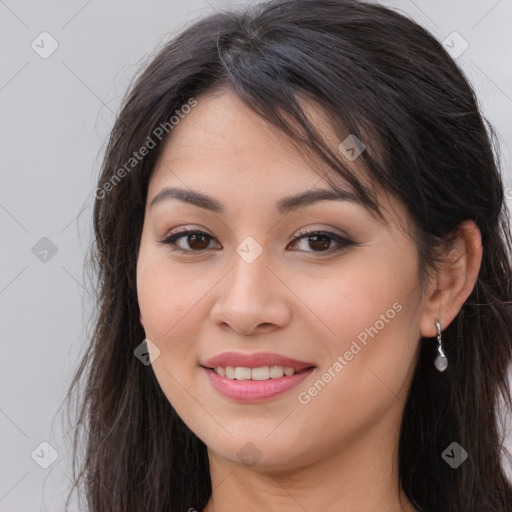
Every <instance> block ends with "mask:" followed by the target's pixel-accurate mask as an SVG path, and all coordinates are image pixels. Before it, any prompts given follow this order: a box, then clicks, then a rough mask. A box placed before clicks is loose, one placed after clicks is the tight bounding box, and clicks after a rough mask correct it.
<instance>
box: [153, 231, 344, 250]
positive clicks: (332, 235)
mask: <svg viewBox="0 0 512 512" xmlns="http://www.w3.org/2000/svg"><path fill="white" fill-rule="evenodd" d="M188 235H204V236H206V237H208V238H209V239H210V240H213V239H214V237H212V236H211V235H209V234H208V233H205V232H204V231H199V230H196V229H186V228H185V229H182V230H181V231H178V232H177V233H173V234H171V235H170V236H168V237H167V238H165V239H164V240H159V241H158V242H159V243H161V244H165V245H171V246H173V247H172V248H171V250H173V251H177V252H181V253H203V252H205V251H207V250H209V249H202V250H199V251H197V250H196V251H195V250H193V249H183V248H181V247H178V246H177V245H176V241H177V240H179V239H180V238H183V237H185V236H188ZM314 235H320V236H326V237H328V238H331V239H332V240H334V241H335V242H336V243H338V244H339V245H338V247H331V248H330V249H327V250H326V251H304V252H312V253H319V254H332V253H335V252H339V251H342V250H343V249H345V248H346V247H349V246H351V245H354V242H352V241H351V240H348V239H347V238H344V237H342V236H340V235H337V234H335V233H331V232H330V231H322V230H320V231H304V230H301V231H300V232H299V233H298V235H297V236H296V237H295V238H294V239H293V240H292V241H291V243H296V242H298V241H299V240H301V239H303V238H307V237H310V236H314Z"/></svg>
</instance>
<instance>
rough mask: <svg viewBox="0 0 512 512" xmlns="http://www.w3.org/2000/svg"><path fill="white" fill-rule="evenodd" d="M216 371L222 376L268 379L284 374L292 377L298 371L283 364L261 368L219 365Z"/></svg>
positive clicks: (243, 378) (237, 378)
mask: <svg viewBox="0 0 512 512" xmlns="http://www.w3.org/2000/svg"><path fill="white" fill-rule="evenodd" d="M215 372H216V373H218V374H219V375H220V376H221V377H227V378H228V379H236V380H268V379H279V378H281V377H283V376H285V375H286V376H287V377H290V376H291V375H294V374H295V373H297V372H296V371H295V369H293V368H289V367H283V366H260V367H259V368H247V367H246V366H236V367H235V366H226V367H225V368H224V367H223V366H218V367H217V368H215Z"/></svg>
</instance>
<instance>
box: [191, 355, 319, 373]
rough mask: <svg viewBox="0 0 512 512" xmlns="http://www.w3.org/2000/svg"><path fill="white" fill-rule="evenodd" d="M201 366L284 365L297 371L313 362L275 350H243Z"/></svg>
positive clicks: (211, 360)
mask: <svg viewBox="0 0 512 512" xmlns="http://www.w3.org/2000/svg"><path fill="white" fill-rule="evenodd" d="M201 366H204V367H206V368H218V367H219V366H221V367H223V368H225V367H226V366H235V367H236V366H239V367H245V368H259V367H261V366H283V367H285V368H293V369H294V370H296V371H300V370H304V369H306V368H309V367H311V366H314V364H313V363H308V362H305V361H298V360H297V359H292V358H291V357H286V356H283V355H280V354H275V353H273V352H256V353H253V354H243V353H241V352H223V353H222V354H218V355H216V356H214V357H212V358H211V359H208V360H207V361H206V362H205V363H201Z"/></svg>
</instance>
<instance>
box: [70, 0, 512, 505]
mask: <svg viewBox="0 0 512 512" xmlns="http://www.w3.org/2000/svg"><path fill="white" fill-rule="evenodd" d="M490 133H491V134H492V131H490ZM491 141H492V140H491V139H490V137H489V135H488V133H487V131H486V125H485V124H484V121H483V119H482V116H481V114H480V112H479V110H478V107H477V103H476V99H475V96H474V93H473V91H472V89H471V87H470V86H469V84H468V83H467V81H466V80H465V78H464V77H463V75H462V73H461V71H460V70H459V69H458V67H457V66H456V64H455V63H454V62H453V61H452V60H451V58H450V57H449V56H448V54H447V53H446V52H445V50H444V49H443V47H442V45H441V44H440V43H438V42H437V41H436V40H435V39H434V38H433V37H432V36H431V35H430V34H429V33H427V32H426V31H425V30H424V29H423V28H421V27H419V26H418V25H417V24H415V23H414V22H412V21H411V20H409V19H407V18H406V17H404V16H402V15H400V14H398V13H396V12H393V11H392V10H389V9H387V8H384V7H382V6H379V5H377V4H373V3H362V2H353V1H346V0H317V1H311V0H295V1H287V0H284V1H271V2H267V3H263V4H259V5H256V6H254V7H251V8H247V9H245V10H244V11H241V12H231V13H222V14H215V15H212V16H210V17H208V18H206V19H203V20H201V21H199V22H197V23H195V24H194V25H192V26H191V27H189V28H188V29H186V30H185V31H184V32H183V33H182V34H181V35H179V36H178V37H176V38H175V39H173V40H172V41H171V42H169V43H168V44H167V45H166V46H165V47H164V48H163V49H162V50H161V51H160V52H159V53H158V55H157V56H156V57H155V58H154V59H153V60H152V61H151V62H150V63H149V65H148V66H147V68H146V69H145V70H144V71H143V72H142V74H141V75H140V76H139V77H138V79H137V81H136V83H135V84H134V86H133V88H132V90H131V92H130V93H129V95H128V96H127V98H126V100H125V102H124V105H123V108H122V110H121V113H120V114H119V117H118V119H117V122H116V124H115V126H114V128H113V131H112V134H111V138H110V142H109V145H108V148H107V152H106V156H105V160H104V164H103V168H102V174H101V177H100V179H99V183H98V187H97V189H96V192H95V196H96V202H95V211H94V229H95V236H96V239H95V252H94V258H95V259H94V261H95V263H96V265H97V267H96V268H97V270H98V275H99V280H98V304H99V309H98V317H97V318H96V323H95V331H94V335H93V336H92V339H91V343H90V346H89V348H88V351H87V353H86V354H85V357H84V359H83V361H82V364H81V366H80V368H79V369H78V371H77V375H76V376H75V379H74V380H73V383H72V388H71V389H70V392H71V391H72V389H73V387H75V386H76V384H77V383H78V382H79V380H80V379H81V378H86V391H85V393H84V394H83V397H82V402H81V415H80V418H79V422H78V427H77V432H76V438H75V450H76V452H77V453H76V455H77V456H78V449H77V447H78V441H79V434H80V432H82V431H83V429H84V428H85V429H86V432H87V435H86V445H85V454H84V455H85V458H84V461H83V465H82V466H81V468H80V469H81V472H80V474H79V475H78V476H76V480H77V481H76V484H77V485H78V484H80V483H81V482H83V483H84V484H85V496H86V499H87V504H88V509H89V510H91V511H94V512H99V511H107V510H108V511H110V512H112V511H119V512H120V511H124V512H126V511H128V510H131V511H139V510H140V511H142V510H148V511H193V510H196V511H203V510H206V511H208V512H219V511H222V512H229V511H234V510H247V511H249V510H268V511H277V510H279V511H304V510H307V511H309V512H313V511H317V510H322V511H379V512H388V511H389V512H392V511H393V512H398V511H413V510H421V511H424V512H434V511H436V512H438V511H449V512H452V511H453V512H455V511H457V512H459V511H467V512H469V511H478V512H482V511H493V512H498V511H499V512H504V511H510V510H512V488H511V485H510V482H509V481H508V480H507V478H506V476H505V473H504V471H503V468H502V465H501V462H502V460H501V458H502V456H503V455H504V449H503V439H502V431H501V428H500V427H501V425H500V414H501V413H503V412H506V411H509V410H510V409H511V400H510V391H509V388H508V385H507V371H508V368H509V365H510V362H511V358H512V311H511V302H510V301H511V292H512V279H511V277H512V271H511V266H510V247H511V245H510V232H509V227H508V219H507V212H506V210H505V206H504V200H503V197H504V192H503V186H502V181H501V178H500V174H499V170H498V166H497V163H496V161H495V160H496V159H495V153H494V151H493V146H492V143H491Z"/></svg>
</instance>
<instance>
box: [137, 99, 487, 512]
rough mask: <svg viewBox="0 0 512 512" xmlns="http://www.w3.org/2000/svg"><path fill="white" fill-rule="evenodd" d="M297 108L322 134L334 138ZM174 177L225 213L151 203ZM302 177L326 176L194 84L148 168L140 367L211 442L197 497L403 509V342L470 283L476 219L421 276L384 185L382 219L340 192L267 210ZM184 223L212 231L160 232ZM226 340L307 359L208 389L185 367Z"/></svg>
mask: <svg viewBox="0 0 512 512" xmlns="http://www.w3.org/2000/svg"><path fill="white" fill-rule="evenodd" d="M310 107H311V105H306V108H307V109H308V112H309V115H310V116H311V117H312V119H313V120H314V121H315V122H316V124H317V126H318V127H319V128H320V129H321V131H322V133H323V134H324V135H325V137H326V139H328V140H330V141H332V143H333V144H336V146H337V145H338V144H339V142H341V141H340V140H339V137H336V135H335V134H334V133H333V132H332V130H331V128H330V126H329V125H328V124H327V122H326V121H325V120H324V119H323V118H322V117H321V116H320V115H319V114H318V109H313V108H310ZM352 165H354V166H356V165H357V161H355V162H353V163H352ZM318 167H322V165H321V164H320V163H319V162H318ZM171 186H172V187H173V186H179V187H181V188H185V189H193V190H196V191H199V192H202V193H204V194H207V195H209V196H211V197H213V198H215V199H216V200H218V201H219V202H221V203H222V205H223V206H224V208H225V212H224V213H213V212H211V211H208V210H206V209H203V208H200V207H198V206H196V205H192V204H188V203H185V202H183V201H180V200H178V199H175V198H174V199H168V200H165V201H161V202H158V203H156V204H155V205H154V206H153V207H151V206H150V204H151V201H152V200H153V198H154V197H155V196H156V195H157V194H158V193H159V192H160V191H161V190H162V189H163V188H164V187H171ZM344 187H345V188H346V189H347V190H348V187H347V186H346V185H344ZM313 188H317V189H318V188H321V189H329V186H328V184H327V183H326V182H325V181H324V180H323V179H321V178H320V177H319V175H318V174H317V173H315V172H314V170H313V169H312V167H311V166H310V165H309V164H308V163H307V162H306V160H305V159H304V157H303V156H301V155H300V154H299V153H298V152H297V150H296V149H295V148H294V146H293V145H292V144H291V143H290V142H289V141H288V140H287V139H286V137H285V136H284V135H283V134H281V133H280V132H278V131H277V130H276V129H275V128H273V127H271V126H270V125H269V124H268V123H266V122H265V121H264V120H263V119H261V118H260V117H259V116H257V115H256V114H255V113H253V112H252V111H251V110H250V109H248V108H247V107H246V106H245V105H244V104H243V103H242V102H241V101H240V100H239V99H238V98H237V97H236V96H235V95H234V94H233V93H232V92H229V91H224V92H222V93H221V94H215V95H213V94H207V95H204V96H201V97H199V98H198V105H197V106H196V107H195V108H194V109H193V110H192V111H191V112H190V113H189V114H188V115H187V116H186V117H185V118H184V119H183V120H182V121H181V122H180V123H179V125H178V126H176V127H175V128H174V130H173V132H172V137H171V138H170V139H169V140H168V141H167V143H166V145H165V147H164V151H163V153H162V155H161V157H160V159H159V161H158V163H157V165H156V167H155V169H154V173H153V175H152V178H151V180H150V183H149V189H148V195H147V208H146V211H145V219H144V225H143V231H142V239H141V245H140V253H139V258H138V262H137V289H138V299H139V306H140V311H141V323H142V325H143V327H144V330H145V333H146V336H147V338H149V339H150V340H151V341H152V342H153V343H154V344H155V345H156V346H157V347H158V349H159V350H160V354H159V356H158V357H156V358H155V359H154V361H153V364H152V367H153V370H154V372H155V375H156V377H157V379H158V382H159V384H160V386H161V388H162V390H163V392H164V393H165V395H166V397H167V398H168V400H169V402H170V403H171V404H172V406H173V407H174V408H175V409H176V411H177V412H178V414H179V415H180V417H181V418H182V419H183V420H184V422H185V423H186V424H187V425H188V427H189V428H190V429H191V430H192V431H193V432H194V433H195V434H196V435H197V436H198V437H199V438H200V439H202V440H203V441H204V442H205V444H206V445H207V447H208V454H209V459H210V471H211V478H212V488H213V493H212V497H211V499H210V501H209V503H208V507H207V509H205V510H208V512H220V511H222V512H231V511H239V510H246V511H261V510H267V511H271V512H272V511H277V510H279V511H280V512H283V511H284V512H288V511H290V512H291V511H304V510H307V511H309V512H313V511H328V512H330V511H337V512H339V511H344V512H352V511H354V512H355V511H368V512H370V511H372V512H373V511H379V512H388V511H389V512H398V511H400V510H402V511H412V510H414V508H413V507H412V506H411V504H410V503H409V501H408V500H407V498H406V497H405V496H404V495H403V493H401V492H400V489H399V480H398V473H397V449H398V438H399V426H400V421H401V417H402V414H403V407H404V402H405V398H406V395H407V390H408V388H409V385H410V379H411V375H412V372H413V369H414V364H415V362H416V358H417V354H418V351H417V349H418V343H419V339H420V337H421V336H429V337H430V336H435V334H436V328H435V320H436V319H439V321H440V322H441V325H442V327H443V328H445V327H446V326H447V325H448V324H449V323H450V322H451V321H452V320H453V318H454V317H455V315H456V314H457V312H458V311H459V309H460V307H461V306H462V304H463V303H464V301H465V300H466V298H467V297H468V295H469V293H470V292H471V290H472V288H473V286H474V283H475V280H476V277H477V274H478V269H479V266H480V259H481V242H480V234H479V232H478V229H477V228H476V226H475V225H474V224H473V223H472V222H469V221H467V222H465V223H463V225H462V226H461V229H460V232H459V235H458V237H457V240H456V242H455V244H454V246H453V247H452V249H451V250H450V251H446V255H445V259H444V264H443V265H441V268H440V270H439V272H438V273H437V274H435V275H432V276H431V277H430V278H429V280H428V281H427V282H426V283H424V284H423V286H422V285H421V284H420V280H419V269H418V253H417V246H416V242H415V240H414V239H413V238H412V237H411V236H409V234H408V233H407V230H404V223H403V219H408V214H407V213H406V211H405V209H404V208H403V207H402V205H401V204H400V203H399V202H398V201H397V200H396V199H394V198H392V197H389V196H387V195H386V194H384V193H380V194H379V204H380V206H381V208H382V209H383V211H384V212H385V222H383V220H382V219H379V218H378V217H376V216H375V215H373V214H372V213H371V212H370V211H368V210H367V209H366V208H365V207H363V206H362V205H360V204H357V203H355V202H351V201H321V202H317V203H314V204H311V205H308V206H306V207H302V208H300V209H297V210H295V211H291V212H288V213H286V214H284V215H283V214H280V213H278V211H277V210H276V206H275V203H276V201H278V200H279V199H281V198H283V197H285V196H289V195H292V194H296V193H301V192H304V191H306V190H309V189H313ZM182 228H189V229H193V230H200V231H203V232H205V233H206V234H207V235H210V236H211V238H208V237H207V238H206V239H201V240H200V241H199V242H197V241H196V242H195V243H194V242H193V241H191V240H190V238H187V236H184V237H182V238H181V239H179V240H178V241H177V243H178V244H179V246H180V247H182V248H183V249H184V250H188V251H189V252H187V253H180V252H177V251H173V250H172V246H170V245H166V244H162V243H160V242H159V241H161V240H164V239H165V238H166V237H167V236H168V235H169V234H170V233H171V232H173V233H175V232H178V231H181V230H182ZM301 229H303V230H304V231H306V232H309V231H318V230H325V231H329V232H332V233H334V234H339V235H341V236H343V237H346V238H348V239H349V240H351V241H352V242H353V244H352V245H347V246H342V248H341V250H340V251H338V252H334V253H331V254H330V255H325V249H326V248H328V247H338V244H337V242H336V241H335V240H334V239H327V240H325V239H324V245H323V246H322V244H318V243H317V244H315V243H314V242H311V241H309V242H308V237H307V236H306V237H303V238H302V239H301V240H299V241H296V242H292V241H293V239H294V238H295V236H297V235H298V234H299V233H298V232H299V230H301ZM248 236H251V237H253V238H254V239H255V240H256V241H257V242H258V244H259V245H260V246H261V248H262V250H263V252H262V253H261V254H260V255H259V256H258V257H257V258H256V259H255V261H253V262H252V263H247V262H246V261H245V260H244V259H243V258H241V257H240V256H239V254H238V253H237V252H236V248H237V246H238V245H239V244H240V243H241V242H242V241H243V240H244V239H245V238H246V237H248ZM329 244H330V245H329ZM319 246H320V249H319V248H318V247H319ZM203 247H207V249H206V250H205V249H202V248H203ZM197 248H199V249H200V250H199V251H198V250H197ZM194 249H196V250H195V252H194ZM201 251H202V252H201ZM322 251H323V252H322ZM393 304H395V308H398V306H396V304H398V305H399V306H400V311H399V312H396V314H395V315H394V317H393V318H392V319H389V318H388V317H386V318H388V321H387V322H384V326H383V327H382V328H380V329H378V333H377V334H376V335H374V337H373V338H372V337H368V342H367V344H366V345H362V344H361V343H359V345H360V346H361V350H360V351H359V352H358V353H357V354H356V355H354V356H353V358H352V359H351V360H350V361H346V359H345V361H346V362H347V364H346V365H344V366H343V369H342V370H341V371H339V372H335V377H333V378H332V379H331V381H330V382H329V383H328V384H327V385H326V386H325V387H324V388H323V389H321V391H320V392H318V393H317V394H316V395H315V396H313V397H311V399H310V401H309V402H308V403H307V404H304V403H301V402H299V400H298V395H299V393H301V392H307V391H308V389H309V388H310V387H311V386H312V385H313V384H314V383H315V382H316V381H317V380H318V379H319V378H321V377H322V375H323V374H324V373H325V372H328V371H329V368H332V366H333V364H334V363H335V362H336V360H337V358H338V356H340V355H341V356H343V355H344V354H345V353H346V351H348V350H349V349H350V347H351V344H352V342H353V341H354V340H357V336H358V335H359V334H360V333H362V332H363V331H365V329H366V328H369V327H370V326H375V325H377V324H376V322H377V321H378V320H379V319H382V316H381V315H383V314H384V315H386V311H388V310H390V308H391V309H392V308H393ZM378 325H379V326H380V324H378ZM225 351H239V352H244V353H254V352H264V351H270V352H277V353H279V354H282V355H285V356H290V357H293V358H295V359H299V360H302V361H308V362H313V363H314V365H315V366H316V369H315V370H314V372H313V373H312V374H311V375H310V376H309V377H308V378H307V379H306V380H305V381H303V382H302V383H301V384H299V385H298V386H297V387H296V388H294V389H292V390H289V391H287V392H286V393H284V394H282V395H280V396H278V397H275V398H273V399H271V400H268V401H266V402H264V403H256V404H247V403H240V402H235V401H233V400H230V399H228V398H225V397H224V396H222V395H220V394H219V393H218V392H217V391H216V390H215V389H214V388H213V387H212V386H211V384H210V383H209V380H208V378H207V376H206V374H205V371H204V369H203V368H201V367H200V366H199V363H200V362H202V361H205V360H206V359H208V358H210V357H212V356H214V355H217V354H219V353H221V352H225ZM153 354H156V352H153ZM432 364H433V361H432ZM331 372H332V370H331ZM331 375H332V373H331ZM302 396H304V395H302ZM247 443H252V444H251V445H248V444H247ZM244 447H245V448H244ZM241 449H243V450H245V451H249V453H251V454H253V455H254V456H255V457H256V458H257V457H259V460H258V461H257V462H256V464H253V465H250V464H249V465H247V464H243V463H242V461H241V460H240V459H239V456H238V455H237V453H238V452H239V450H241ZM191 507H193V504H191Z"/></svg>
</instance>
